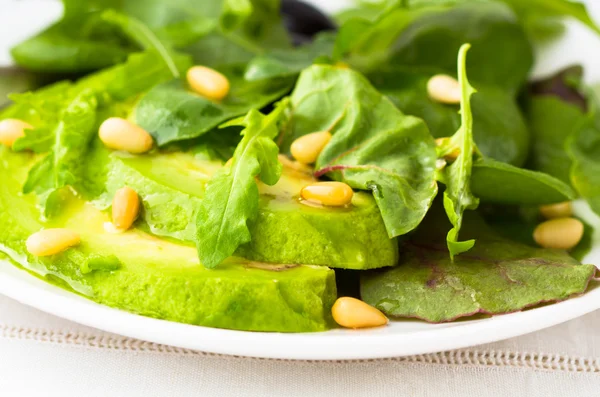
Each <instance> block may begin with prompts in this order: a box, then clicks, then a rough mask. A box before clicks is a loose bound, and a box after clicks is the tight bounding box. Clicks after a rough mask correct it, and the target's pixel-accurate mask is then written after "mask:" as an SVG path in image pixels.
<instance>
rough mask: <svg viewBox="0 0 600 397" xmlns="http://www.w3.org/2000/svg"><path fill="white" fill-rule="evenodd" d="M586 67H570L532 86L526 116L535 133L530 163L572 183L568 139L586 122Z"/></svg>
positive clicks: (533, 166)
mask: <svg viewBox="0 0 600 397" xmlns="http://www.w3.org/2000/svg"><path fill="white" fill-rule="evenodd" d="M582 77H583V69H582V68H581V67H577V66H575V67H570V68H567V69H564V70H562V71H560V72H558V73H557V74H556V75H554V76H551V77H550V78H548V79H545V80H542V81H537V82H535V83H534V84H532V85H531V87H530V95H529V98H528V100H527V106H526V115H527V121H528V123H529V125H530V130H531V134H532V138H533V139H532V152H531V156H530V159H529V162H530V164H529V166H530V167H531V168H533V169H536V170H538V171H542V172H545V173H548V174H550V175H552V176H554V177H556V178H559V179H561V180H562V181H564V182H566V183H570V179H571V178H570V169H571V159H570V158H569V155H568V154H567V151H566V150H565V148H566V142H567V139H568V138H569V137H570V136H571V135H572V134H573V133H574V132H575V131H576V130H577V129H578V128H579V127H580V126H582V125H583V124H584V123H586V121H585V119H586V116H585V112H586V108H587V99H586V98H585V97H584V96H583V95H582V94H581V93H580V91H579V89H580V87H581V85H582V83H581V80H582Z"/></svg>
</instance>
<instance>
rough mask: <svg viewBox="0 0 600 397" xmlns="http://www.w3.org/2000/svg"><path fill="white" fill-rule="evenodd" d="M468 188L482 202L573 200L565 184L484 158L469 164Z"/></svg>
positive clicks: (527, 202)
mask: <svg viewBox="0 0 600 397" xmlns="http://www.w3.org/2000/svg"><path fill="white" fill-rule="evenodd" d="M470 185H471V191H472V192H473V194H474V195H475V196H476V197H477V198H479V199H480V200H481V201H482V202H486V203H501V204H513V205H542V204H552V203H559V202H562V201H568V200H574V199H575V198H576V197H577V194H576V193H575V192H574V191H573V189H572V188H571V187H570V186H569V185H567V184H565V183H564V182H562V181H560V180H559V179H556V178H553V177H552V176H550V175H548V174H545V173H543V172H536V171H531V170H526V169H523V168H518V167H514V166H512V165H510V164H505V163H501V162H499V161H495V160H492V159H484V158H481V159H478V160H476V161H475V162H474V163H473V169H472V173H471V182H470Z"/></svg>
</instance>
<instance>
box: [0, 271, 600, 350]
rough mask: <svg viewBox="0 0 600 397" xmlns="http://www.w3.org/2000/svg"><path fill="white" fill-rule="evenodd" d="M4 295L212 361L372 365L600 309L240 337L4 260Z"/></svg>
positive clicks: (594, 301)
mask: <svg viewBox="0 0 600 397" xmlns="http://www.w3.org/2000/svg"><path fill="white" fill-rule="evenodd" d="M9 269H10V270H9ZM0 293H1V294H3V295H6V296H8V297H9V298H12V299H14V300H16V301H18V302H20V303H22V304H25V305H27V306H30V307H33V308H36V309H38V310H41V311H43V312H46V313H49V314H52V315H55V316H58V317H61V318H63V319H66V320H69V321H73V322H75V323H78V324H81V325H85V326H88V327H93V328H96V329H99V330H102V331H105V332H110V333H113V334H117V335H122V336H126V337H130V338H135V339H139V340H144V341H148V342H153V343H158V344H163V345H170V346H175V347H179V348H183V349H190V350H197V351H202V352H206V353H213V354H224V355H233V356H244V357H255V358H265V359H283V360H318V361H331V360H368V359H380V358H392V357H404V356H411V355H416V354H428V353H435V352H442V351H447V350H454V349H462V348H467V347H472V346H476V345H482V344H486V343H492V342H497V341H500V340H504V339H509V338H513V337H517V336H521V335H525V334H528V333H531V332H535V331H539V330H541V329H544V328H548V327H551V326H554V325H557V324H560V323H563V322H566V321H569V320H572V319H574V318H577V317H580V316H582V315H584V314H587V313H590V312H592V311H594V310H597V309H600V288H593V289H591V290H590V291H588V292H586V293H585V294H583V295H580V296H577V297H573V298H570V299H567V300H565V301H562V302H558V303H554V304H551V305H548V306H542V307H537V308H533V309H529V310H525V311H520V312H515V313H510V314H503V315H496V316H493V317H489V318H485V319H478V320H466V321H464V322H459V323H451V324H452V325H451V326H447V327H440V328H434V329H430V330H416V331H412V332H400V333H394V332H393V331H389V330H387V332H385V333H384V332H382V331H383V330H385V329H386V328H380V329H372V330H361V331H355V330H342V329H334V330H330V331H324V332H315V333H276V332H249V331H236V330H228V329H219V328H210V327H204V326H198V325H190V324H183V323H177V322H173V321H167V320H160V319H155V318H151V317H145V316H142V315H138V314H134V313H130V312H127V311H124V310H120V309H115V308H112V307H108V306H104V305H102V304H99V303H96V302H94V301H91V300H89V299H86V298H85V297H83V296H80V295H77V294H75V293H73V292H71V291H68V290H64V289H62V288H60V287H57V286H55V285H51V284H48V283H47V282H45V281H43V280H42V279H40V278H37V277H35V276H34V275H32V274H30V273H29V272H28V271H26V270H24V269H21V268H18V267H16V266H15V265H14V264H12V262H10V261H7V260H0ZM324 335H327V336H326V337H323V336H324Z"/></svg>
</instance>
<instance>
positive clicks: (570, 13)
mask: <svg viewBox="0 0 600 397" xmlns="http://www.w3.org/2000/svg"><path fill="white" fill-rule="evenodd" d="M502 1H504V2H505V3H507V4H509V5H510V6H511V7H512V8H513V9H514V10H515V12H516V13H517V14H518V15H519V17H520V18H521V20H522V23H523V25H524V26H525V27H526V28H527V29H528V30H529V31H530V35H531V36H532V37H540V36H543V33H544V27H545V26H547V22H548V21H549V20H552V19H553V18H561V17H571V18H575V19H577V20H579V21H580V22H581V23H583V24H584V25H586V26H587V27H588V28H590V29H591V30H593V31H594V32H596V33H598V34H600V28H598V25H597V24H596V23H595V22H594V20H593V19H592V18H591V17H590V16H589V14H588V12H587V10H586V8H585V6H584V5H583V4H582V3H580V2H577V1H571V0H526V1H523V0H502Z"/></svg>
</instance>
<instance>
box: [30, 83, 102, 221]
mask: <svg viewBox="0 0 600 397" xmlns="http://www.w3.org/2000/svg"><path fill="white" fill-rule="evenodd" d="M96 108H97V100H96V97H95V95H94V94H93V91H91V90H86V91H84V92H82V93H81V94H80V95H78V96H77V97H76V98H75V99H74V100H73V101H72V102H71V103H70V104H69V106H68V107H66V108H65V109H64V110H63V111H62V112H61V114H60V122H59V123H58V126H57V127H56V130H55V131H54V142H53V147H52V152H51V153H49V154H48V155H46V157H44V158H43V159H42V160H41V161H40V162H38V163H37V164H35V165H34V166H33V168H32V169H31V170H30V172H29V175H28V177H27V181H26V182H25V185H24V186H23V193H26V194H27V193H31V192H35V193H36V194H37V195H38V197H39V199H40V203H39V204H40V206H41V208H42V209H43V213H44V215H45V216H46V217H48V216H51V214H52V213H53V212H54V211H55V210H56V206H57V204H58V202H59V201H60V192H59V189H61V188H63V187H66V186H76V185H77V184H78V183H80V181H81V172H82V168H83V165H82V164H83V162H82V158H83V157H84V155H85V153H86V152H87V149H88V146H89V144H90V141H91V140H92V137H93V136H94V133H95V131H96V130H95V128H94V127H95V126H96Z"/></svg>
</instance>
